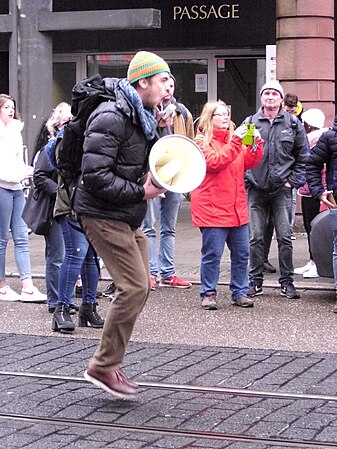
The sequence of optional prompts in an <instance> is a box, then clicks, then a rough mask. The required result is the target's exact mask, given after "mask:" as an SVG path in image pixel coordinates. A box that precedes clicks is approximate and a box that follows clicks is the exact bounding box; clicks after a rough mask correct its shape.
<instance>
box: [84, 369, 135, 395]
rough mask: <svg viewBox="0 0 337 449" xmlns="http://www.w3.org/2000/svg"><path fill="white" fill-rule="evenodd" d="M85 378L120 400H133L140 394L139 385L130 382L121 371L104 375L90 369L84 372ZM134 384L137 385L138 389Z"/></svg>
mask: <svg viewBox="0 0 337 449" xmlns="http://www.w3.org/2000/svg"><path fill="white" fill-rule="evenodd" d="M84 378H85V379H86V380H88V381H89V382H91V383H92V384H94V385H96V387H99V388H102V389H103V390H105V391H107V392H108V393H110V394H113V395H114V396H117V397H118V398H124V399H133V398H134V397H135V395H136V394H137V392H138V385H137V384H134V382H132V381H129V379H127V377H126V376H125V374H124V373H121V372H120V370H116V371H110V372H109V373H102V372H99V371H95V370H93V369H92V368H88V369H87V370H86V371H85V372H84ZM133 384H134V385H137V388H136V387H134V386H133Z"/></svg>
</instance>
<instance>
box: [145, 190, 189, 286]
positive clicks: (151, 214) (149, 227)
mask: <svg viewBox="0 0 337 449" xmlns="http://www.w3.org/2000/svg"><path fill="white" fill-rule="evenodd" d="M182 198H183V196H182V194H181V193H175V192H165V198H161V197H157V198H155V199H153V200H148V202H147V211H146V215H145V218H144V220H143V223H142V226H141V229H142V230H143V232H144V234H145V235H146V236H147V238H148V241H149V261H150V272H151V276H157V274H158V271H159V273H160V277H161V278H164V279H166V278H168V277H171V276H173V275H174V273H175V269H174V244H175V238H176V223H177V219H178V212H179V209H180V205H181V202H182ZM158 219H160V233H159V250H158V260H157V255H156V253H157V251H156V248H157V245H156V235H157V231H156V223H157V220H158Z"/></svg>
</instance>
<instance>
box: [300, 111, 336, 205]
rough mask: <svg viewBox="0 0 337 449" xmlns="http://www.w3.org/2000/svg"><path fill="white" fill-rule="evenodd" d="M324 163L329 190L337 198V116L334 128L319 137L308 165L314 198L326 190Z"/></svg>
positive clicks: (309, 181) (309, 183)
mask: <svg viewBox="0 0 337 449" xmlns="http://www.w3.org/2000/svg"><path fill="white" fill-rule="evenodd" d="M324 164H326V185H327V190H332V191H333V194H334V197H335V198H337V118H335V122H334V124H333V126H332V128H331V129H329V130H328V131H326V132H325V133H323V134H322V135H321V137H320V138H319V140H318V142H317V143H316V145H315V146H314V148H313V149H312V151H311V153H310V156H309V159H308V162H307V165H306V176H307V183H308V185H309V189H310V193H311V195H312V196H313V197H314V198H319V197H320V196H321V195H322V193H323V192H324V190H325V189H324V186H323V183H322V170H323V167H324Z"/></svg>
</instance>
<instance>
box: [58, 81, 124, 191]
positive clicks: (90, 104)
mask: <svg viewBox="0 0 337 449" xmlns="http://www.w3.org/2000/svg"><path fill="white" fill-rule="evenodd" d="M108 79H109V81H110V83H108V85H107V83H106V80H107V79H102V77H101V75H99V74H97V75H94V76H92V77H90V78H87V79H84V80H82V81H80V82H79V83H77V84H76V85H75V86H74V87H73V89H72V100H71V113H72V114H73V116H74V117H73V119H72V120H70V121H69V122H67V123H66V124H65V126H64V128H63V137H62V138H61V139H59V141H58V142H57V161H56V164H57V170H58V173H59V174H60V176H61V178H62V181H63V183H64V186H65V188H66V190H67V192H68V195H69V198H71V197H72V194H73V191H74V189H75V187H76V185H77V182H78V179H79V177H80V174H81V163H82V156H83V142H84V132H85V128H86V124H87V120H88V118H89V116H90V114H91V113H92V112H93V111H94V110H95V109H96V108H97V106H98V105H99V104H100V103H101V102H103V101H108V100H115V95H114V92H113V90H112V89H111V88H110V89H109V87H108V86H112V85H111V79H110V78H108Z"/></svg>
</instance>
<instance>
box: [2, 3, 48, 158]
mask: <svg viewBox="0 0 337 449" xmlns="http://www.w3.org/2000/svg"><path fill="white" fill-rule="evenodd" d="M51 5H52V2H51V0H34V1H32V0H9V6H10V13H11V14H12V15H13V18H14V29H13V32H12V35H11V38H10V44H9V92H10V94H11V95H13V96H14V97H15V99H16V100H17V104H18V110H19V112H20V113H21V115H22V120H23V121H24V122H25V126H24V128H23V140H24V143H25V144H26V145H27V146H28V151H29V154H30V155H31V154H32V150H33V146H34V142H35V139H36V136H37V134H38V132H39V130H40V127H41V123H42V122H43V121H44V119H46V118H48V117H49V115H50V113H51V107H52V104H51V102H52V68H53V64H52V62H53V48H52V37H51V35H50V34H49V33H41V32H39V31H38V20H37V19H38V13H39V11H43V10H45V9H47V10H49V11H51Z"/></svg>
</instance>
